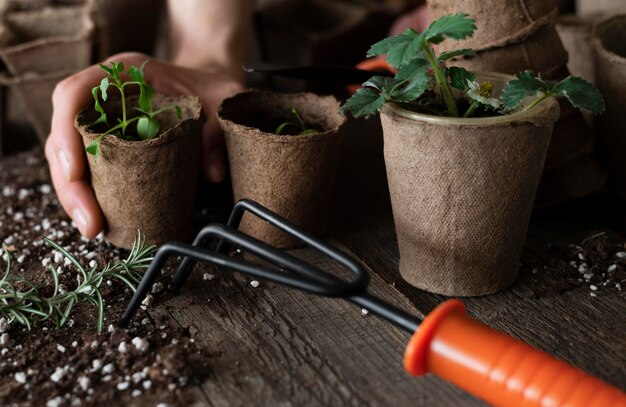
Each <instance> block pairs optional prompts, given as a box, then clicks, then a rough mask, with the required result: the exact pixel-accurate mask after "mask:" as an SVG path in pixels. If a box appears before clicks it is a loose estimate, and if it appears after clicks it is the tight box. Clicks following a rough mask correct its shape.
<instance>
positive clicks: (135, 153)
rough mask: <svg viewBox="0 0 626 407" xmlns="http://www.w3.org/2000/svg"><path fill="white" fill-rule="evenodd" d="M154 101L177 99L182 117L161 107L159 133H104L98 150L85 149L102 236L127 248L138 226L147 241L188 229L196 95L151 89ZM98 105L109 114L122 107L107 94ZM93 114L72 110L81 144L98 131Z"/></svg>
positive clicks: (197, 128)
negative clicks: (138, 136) (130, 137)
mask: <svg viewBox="0 0 626 407" xmlns="http://www.w3.org/2000/svg"><path fill="white" fill-rule="evenodd" d="M135 98H136V97H135ZM128 100H129V103H130V104H134V103H135V101H136V99H133V98H132V97H131V98H128ZM153 104H154V110H158V109H159V108H161V107H164V106H171V105H177V106H179V107H180V108H181V113H182V118H180V119H179V118H178V117H177V116H176V112H175V110H174V109H169V110H166V111H165V112H163V113H161V114H159V115H158V116H157V120H158V121H159V123H160V125H161V134H160V135H159V136H157V137H156V138H154V139H152V140H144V141H127V140H122V139H120V138H118V137H115V136H112V135H107V136H105V137H104V138H103V139H102V142H101V144H100V155H99V156H98V157H97V158H95V157H94V156H92V155H89V170H90V172H91V185H92V187H93V189H94V191H95V193H96V198H97V200H98V204H99V205H100V207H101V208H102V212H103V213H104V217H105V220H106V225H105V230H104V237H105V239H106V240H108V241H109V242H111V243H113V244H114V245H115V246H119V247H123V248H126V249H129V248H131V247H132V244H133V241H134V240H135V238H136V237H137V232H138V231H141V233H143V234H144V235H145V236H146V240H147V242H149V243H150V244H162V243H164V242H166V241H170V240H179V241H180V240H188V239H190V238H191V237H192V233H193V209H194V201H195V195H196V188H197V181H198V170H199V160H200V150H201V147H202V145H201V130H202V125H203V123H204V115H203V111H202V105H201V104H200V102H199V101H198V98H196V97H190V96H180V97H166V96H162V95H155V96H154V99H153ZM103 107H104V109H105V111H107V113H108V116H109V117H113V116H112V112H114V111H116V110H118V109H121V108H120V103H119V98H118V99H113V98H112V97H110V98H109V100H108V101H107V102H106V103H104V104H103ZM97 117H98V115H97V114H96V112H95V111H94V109H93V108H91V107H89V108H88V109H85V110H83V111H82V112H80V113H79V114H78V115H77V116H76V123H75V124H76V128H77V129H78V131H79V132H80V134H81V135H82V138H83V143H84V145H85V146H86V145H89V144H90V143H91V142H92V141H93V140H95V139H96V138H97V137H98V136H99V135H100V133H99V132H97V131H93V129H92V128H91V123H93V121H94V120H95V119H96V118H97Z"/></svg>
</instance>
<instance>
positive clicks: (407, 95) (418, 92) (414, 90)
mask: <svg viewBox="0 0 626 407" xmlns="http://www.w3.org/2000/svg"><path fill="white" fill-rule="evenodd" d="M429 83H430V78H429V77H428V75H427V74H426V71H421V72H418V73H416V74H415V75H414V76H413V77H412V78H411V80H409V81H406V83H405V84H403V85H401V86H400V87H397V88H395V89H394V91H393V92H391V94H390V95H389V98H390V99H391V100H393V101H394V102H411V101H413V100H415V99H417V98H419V97H420V96H422V95H423V94H424V92H426V89H428V85H429Z"/></svg>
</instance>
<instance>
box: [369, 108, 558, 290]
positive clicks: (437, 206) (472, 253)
mask: <svg viewBox="0 0 626 407" xmlns="http://www.w3.org/2000/svg"><path fill="white" fill-rule="evenodd" d="M402 111H403V109H393V108H389V107H386V108H385V109H383V111H382V113H381V121H382V126H383V134H384V156H385V165H386V168H387V179H388V182H389V192H390V196H391V203H392V208H393V217H394V222H395V225H396V234H397V237H398V246H399V250H400V273H401V275H402V277H403V278H404V279H405V280H407V281H408V282H409V283H411V284H412V285H414V286H416V287H418V288H421V289H424V290H427V291H431V292H434V293H439V294H444V295H454V296H468V295H483V294H490V293H494V292H497V291H500V290H502V289H504V288H506V287H508V286H510V285H511V284H512V283H513V281H514V280H515V279H516V277H517V273H518V267H519V259H520V257H521V253H522V248H523V244H524V241H525V238H526V232H527V228H528V223H529V220H530V214H531V211H532V208H533V203H534V200H535V194H536V192H537V186H538V185H539V179H540V177H541V173H542V170H543V166H544V161H545V157H546V153H547V150H548V146H549V144H550V137H551V134H552V125H553V123H554V121H556V119H557V118H558V114H559V109H558V104H557V103H556V102H555V101H553V100H550V101H547V102H546V103H544V104H540V105H539V106H537V108H536V109H533V110H532V112H533V114H532V115H528V116H524V115H522V116H521V117H520V116H517V117H518V119H515V116H510V117H511V118H510V119H508V120H509V121H504V122H502V123H489V122H490V120H491V119H492V118H487V119H456V121H454V120H452V121H447V119H445V118H441V117H435V120H434V122H429V121H427V120H423V119H415V118H407V117H404V116H401V115H400V114H402V113H401V112H402ZM404 112H406V111H404ZM420 116H421V117H423V116H425V115H420ZM413 117H414V116H413ZM429 117H431V118H432V117H434V116H429Z"/></svg>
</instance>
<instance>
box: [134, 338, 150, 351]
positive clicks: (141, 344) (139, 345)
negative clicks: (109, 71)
mask: <svg viewBox="0 0 626 407" xmlns="http://www.w3.org/2000/svg"><path fill="white" fill-rule="evenodd" d="M132 344H133V345H134V346H135V349H137V350H138V351H140V352H145V351H147V350H148V349H150V342H148V341H147V340H145V339H144V338H139V337H135V338H133V340H132Z"/></svg>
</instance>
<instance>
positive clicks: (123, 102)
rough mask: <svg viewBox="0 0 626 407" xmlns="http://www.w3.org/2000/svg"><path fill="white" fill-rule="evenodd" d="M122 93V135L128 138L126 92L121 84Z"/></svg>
mask: <svg viewBox="0 0 626 407" xmlns="http://www.w3.org/2000/svg"><path fill="white" fill-rule="evenodd" d="M119 88H120V94H121V95H122V137H124V138H126V126H128V123H127V122H126V95H125V94H124V86H120V87H119Z"/></svg>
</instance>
